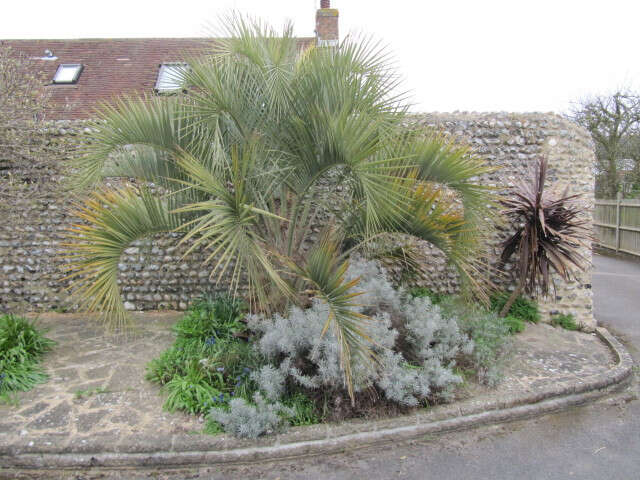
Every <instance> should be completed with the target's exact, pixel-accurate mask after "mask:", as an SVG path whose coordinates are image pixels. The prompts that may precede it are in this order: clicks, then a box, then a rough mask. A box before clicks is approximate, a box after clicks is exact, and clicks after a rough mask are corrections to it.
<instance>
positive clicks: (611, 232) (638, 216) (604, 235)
mask: <svg viewBox="0 0 640 480" xmlns="http://www.w3.org/2000/svg"><path fill="white" fill-rule="evenodd" d="M593 229H594V231H595V236H596V240H597V242H598V244H599V245H600V246H602V247H605V248H610V249H612V250H615V251H616V252H624V253H629V254H631V255H638V256H640V201H639V200H621V199H616V200H596V208H595V210H594V212H593Z"/></svg>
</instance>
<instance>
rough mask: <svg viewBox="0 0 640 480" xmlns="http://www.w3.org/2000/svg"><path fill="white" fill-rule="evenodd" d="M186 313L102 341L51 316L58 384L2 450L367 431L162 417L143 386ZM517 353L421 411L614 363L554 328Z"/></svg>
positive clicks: (89, 327)
mask: <svg viewBox="0 0 640 480" xmlns="http://www.w3.org/2000/svg"><path fill="white" fill-rule="evenodd" d="M182 315H183V314H181V313H178V312H155V313H142V314H136V315H135V329H136V332H137V336H136V337H133V338H132V337H129V338H123V337H108V336H104V331H103V329H102V328H101V327H99V326H97V325H95V324H94V323H93V322H88V321H87V318H86V316H83V315H79V314H73V315H68V314H67V315H61V314H47V315H45V316H43V317H42V318H41V319H40V322H39V323H40V325H42V326H43V327H45V328H49V329H50V330H49V332H48V336H49V337H50V338H51V339H53V340H54V341H56V342H57V345H56V346H55V348H54V349H53V351H52V352H50V353H49V354H47V355H46V356H45V358H44V364H43V365H44V368H45V370H46V371H47V373H48V374H49V376H50V379H49V381H48V382H47V383H44V384H40V385H38V386H36V387H35V388H34V389H33V390H31V391H29V392H23V393H20V394H19V395H18V399H19V405H18V406H11V405H3V406H0V414H1V415H0V418H1V419H0V445H2V446H3V447H2V449H3V451H2V452H0V453H1V454H10V453H13V454H17V453H29V452H43V453H45V452H65V453H74V452H85V453H91V452H157V451H176V450H187V451H192V450H193V451H195V450H199V449H207V450H227V449H231V448H240V447H243V446H244V447H246V446H253V445H271V444H273V443H274V442H279V443H284V442H291V441H301V440H308V439H311V438H318V436H319V435H321V436H322V435H328V434H329V431H330V430H331V431H333V432H334V434H335V433H339V432H343V434H344V433H354V432H358V431H364V430H366V429H367V420H365V419H354V420H350V421H347V422H343V423H341V424H332V425H326V424H323V425H315V426H310V427H295V428H292V429H290V430H289V432H288V433H286V434H283V435H278V436H272V437H261V438H260V439H258V440H240V439H236V438H233V437H232V436H230V435H227V434H219V435H204V434H202V430H203V427H204V423H203V422H202V421H201V420H200V418H199V417H198V416H196V415H187V414H184V413H180V412H175V413H168V412H166V411H164V410H163V408H162V406H163V403H164V401H165V399H166V396H165V395H164V394H163V392H162V390H161V389H160V388H159V387H158V386H156V385H154V384H152V383H150V382H149V381H147V380H145V378H144V376H145V365H146V364H147V363H148V362H149V361H150V360H151V359H152V358H155V357H157V356H158V355H159V354H160V353H161V352H162V351H164V350H165V349H166V348H167V347H169V346H170V345H171V344H172V342H173V341H174V339H175V333H174V332H173V331H172V330H171V326H172V325H173V324H174V323H175V322H176V321H177V320H178V319H179V318H180V317H181V316H182ZM513 348H514V353H513V356H512V357H511V360H510V361H509V363H508V364H507V365H506V366H505V377H504V380H503V381H502V382H501V383H500V384H499V385H498V386H497V387H496V388H488V387H485V386H482V385H479V384H477V383H474V382H472V381H470V380H467V381H466V382H465V383H464V384H463V385H462V386H461V387H459V388H458V389H457V391H456V398H455V401H454V403H453V404H449V405H443V406H436V407H431V408H429V409H420V410H419V412H420V413H421V414H422V413H424V412H426V414H427V415H428V417H429V418H432V419H438V418H439V416H442V415H443V414H444V413H443V412H447V411H449V410H450V409H451V408H452V406H453V407H455V408H460V409H465V408H470V407H471V406H473V405H475V406H478V405H482V404H484V403H487V402H491V401H495V399H505V398H513V397H514V396H518V395H526V394H527V393H532V392H539V391H542V390H544V389H545V388H547V387H550V386H554V385H557V384H558V383H562V382H564V383H566V382H577V383H580V382H583V381H585V380H586V379H588V378H590V377H592V376H594V375H598V374H603V373H606V372H608V371H609V369H610V368H611V367H612V365H614V363H615V359H614V358H613V356H612V354H611V353H610V351H609V350H608V348H607V347H606V346H605V345H604V344H603V343H601V342H600V340H599V339H598V338H597V337H596V336H595V335H593V334H587V333H582V332H573V331H567V330H563V329H560V328H554V327H552V326H550V325H546V324H537V325H534V324H529V325H527V328H526V330H525V331H524V332H523V333H521V334H519V335H517V336H515V337H514V347H513ZM411 417H413V416H411ZM406 418H407V417H406V416H405V417H400V418H389V419H388V420H385V421H383V423H384V424H388V426H399V425H401V424H403V422H404V419H406ZM405 423H406V422H405Z"/></svg>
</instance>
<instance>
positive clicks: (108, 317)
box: [63, 188, 179, 328]
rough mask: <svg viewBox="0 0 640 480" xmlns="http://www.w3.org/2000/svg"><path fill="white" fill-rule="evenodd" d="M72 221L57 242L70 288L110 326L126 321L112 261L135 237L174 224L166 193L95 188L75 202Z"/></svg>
mask: <svg viewBox="0 0 640 480" xmlns="http://www.w3.org/2000/svg"><path fill="white" fill-rule="evenodd" d="M73 214H74V216H76V217H77V218H79V219H80V220H81V222H82V223H76V224H74V225H73V226H72V227H70V228H69V229H68V231H67V240H66V241H65V243H63V247H64V250H65V254H66V256H67V257H68V260H69V261H68V263H66V264H65V265H66V269H67V273H68V277H67V278H68V279H70V280H72V283H71V287H70V289H71V290H72V292H73V295H74V297H76V298H77V299H78V301H79V302H80V305H81V308H82V309H83V310H86V311H89V312H100V313H102V315H103V318H104V319H105V321H106V322H107V323H108V325H109V326H110V327H112V328H120V327H123V326H126V324H127V320H128V315H127V312H126V310H125V309H124V306H123V302H122V298H121V296H120V287H119V286H118V264H119V263H120V257H121V256H122V253H123V252H124V250H125V249H126V248H127V247H128V246H129V245H130V244H131V243H132V242H133V241H135V240H138V239H141V238H145V237H148V236H150V235H153V234H156V233H160V232H169V231H172V230H174V229H175V228H176V227H177V226H178V225H179V217H177V216H176V215H174V214H171V213H170V204H169V203H168V201H167V200H166V199H162V198H158V197H155V196H153V195H152V194H151V193H150V192H148V191H147V190H146V189H143V190H141V191H137V190H135V189H132V188H122V189H119V190H110V191H109V190H104V191H96V192H94V193H93V194H91V195H90V196H89V198H87V199H83V200H82V201H79V202H77V203H76V205H75V211H74V212H73Z"/></svg>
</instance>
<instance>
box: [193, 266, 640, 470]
mask: <svg viewBox="0 0 640 480" xmlns="http://www.w3.org/2000/svg"><path fill="white" fill-rule="evenodd" d="M594 264H595V274H594V278H593V290H594V303H595V313H596V318H598V320H599V322H600V324H602V325H604V326H606V327H608V328H610V329H611V330H612V331H613V332H614V333H616V334H617V335H618V336H619V338H621V340H622V341H623V342H624V343H625V344H626V345H627V348H629V350H630V351H631V353H632V355H633V356H634V358H635V359H636V360H638V359H639V358H640V356H639V355H638V352H640V262H634V261H630V260H621V259H616V258H609V257H604V256H601V255H597V256H595V258H594ZM632 388H634V389H637V386H633V387H632ZM199 473H200V475H199V476H198V478H212V479H223V478H225V479H226V478H266V479H274V480H275V479H279V480H289V479H305V480H306V479H309V480H311V479H345V480H347V479H367V480H377V479H395V478H402V479H416V480H417V479H421V480H426V479H438V480H447V479H452V480H464V479H473V480H478V479H518V480H525V479H567V478H569V479H574V478H575V479H598V480H602V479H607V480H618V479H631V480H635V479H640V401H638V400H635V401H632V402H629V403H627V402H624V401H612V400H609V401H603V402H600V403H597V404H593V405H589V406H586V407H581V408H576V409H573V410H570V411H566V412H562V413H559V414H554V415H548V416H545V417H541V418H537V419H534V420H528V421H523V422H517V423H511V424H506V425H498V426H492V427H484V428H479V429H476V430H473V431H465V432H457V433H452V434H448V435H446V436H439V437H436V438H425V439H423V440H422V441H420V442H412V443H410V444H398V445H391V446H387V447H384V448H375V449H367V450H362V451H356V452H349V453H344V454H341V455H335V456H331V457H324V458H310V459H304V460H295V461H293V460H292V461H290V462H279V463H274V464H269V465H260V466H239V467H234V468H227V469H225V470H216V469H211V470H209V471H201V472H199Z"/></svg>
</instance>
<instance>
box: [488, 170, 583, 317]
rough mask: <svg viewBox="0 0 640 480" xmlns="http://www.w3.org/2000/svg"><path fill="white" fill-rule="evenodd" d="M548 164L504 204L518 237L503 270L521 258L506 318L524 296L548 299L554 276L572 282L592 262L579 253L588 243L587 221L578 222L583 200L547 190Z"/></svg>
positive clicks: (510, 242)
mask: <svg viewBox="0 0 640 480" xmlns="http://www.w3.org/2000/svg"><path fill="white" fill-rule="evenodd" d="M546 177H547V160H546V159H541V160H540V161H539V162H538V164H537V167H536V169H535V171H534V172H533V173H532V175H531V178H530V179H529V180H528V181H527V180H525V181H522V182H521V183H520V184H518V185H516V186H515V187H514V189H513V191H512V194H511V197H510V198H506V199H504V200H503V201H502V203H503V205H504V207H505V210H504V212H503V213H504V214H505V215H506V217H508V218H510V219H511V220H512V221H513V222H514V223H515V224H516V225H517V228H516V231H515V233H514V234H513V235H512V236H511V237H509V238H508V239H507V240H506V241H505V242H504V243H503V245H502V246H503V251H502V256H501V261H502V263H503V264H504V263H505V262H507V261H508V260H509V259H510V258H511V257H512V256H513V255H514V254H516V255H517V261H516V269H517V273H518V283H517V285H516V288H515V289H514V291H513V292H512V293H511V296H510V297H509V298H508V300H507V302H506V303H505V304H504V307H503V308H502V310H501V312H500V315H501V316H503V317H504V316H506V315H507V313H508V312H509V309H510V308H511V306H512V305H513V302H514V301H515V300H516V299H517V298H518V296H520V294H521V293H522V292H523V291H526V292H528V293H532V294H535V293H538V292H540V293H542V294H544V295H546V294H547V293H549V287H550V286H553V287H554V288H555V285H554V282H553V276H552V273H553V272H555V273H557V274H558V275H559V276H560V277H561V278H562V279H563V280H564V281H566V282H568V281H571V279H572V278H573V277H574V274H575V271H576V270H584V268H585V267H586V266H587V264H588V262H587V260H586V259H585V258H584V256H583V255H581V253H580V249H581V248H584V247H586V248H588V247H589V246H588V244H587V243H586V241H588V240H589V238H590V233H589V230H588V229H587V223H588V222H587V220H586V219H585V218H584V217H581V216H580V213H581V212H582V210H583V206H581V205H580V203H579V202H578V201H577V200H578V199H579V198H580V197H581V194H574V195H569V194H568V193H567V190H566V189H565V190H564V192H563V193H560V194H558V193H554V191H553V189H550V190H545V188H544V183H545V180H546Z"/></svg>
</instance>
